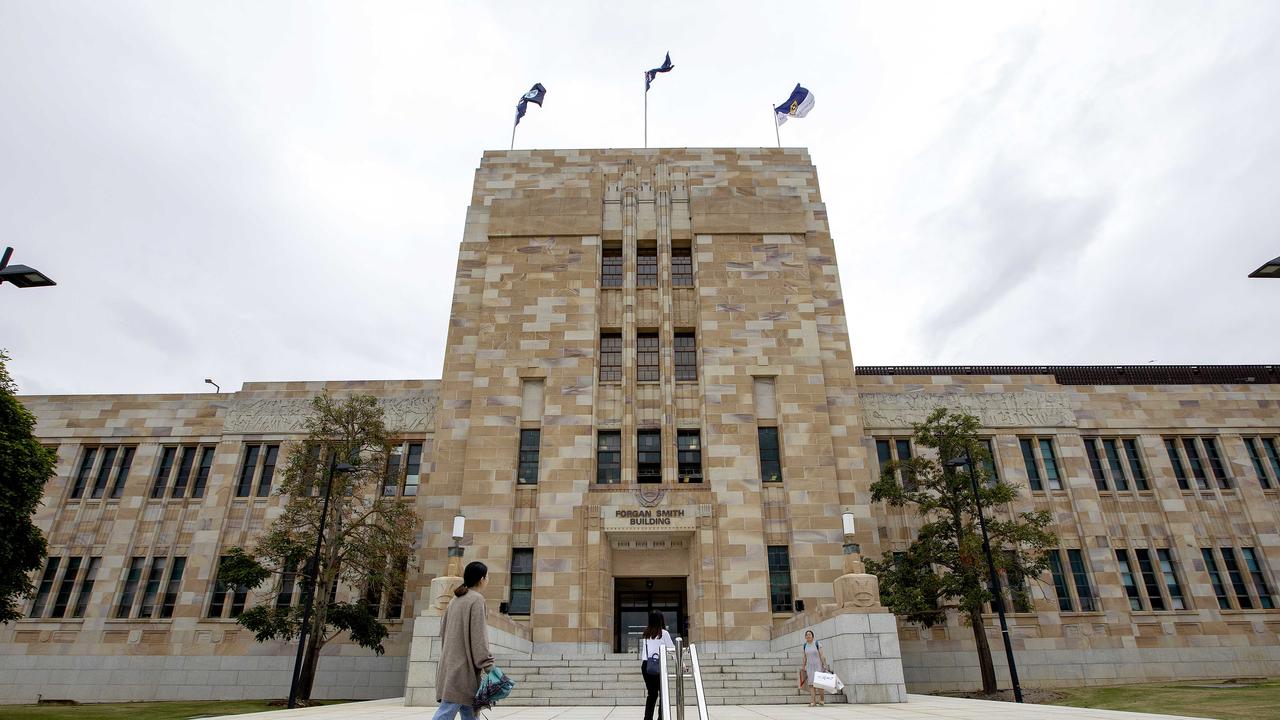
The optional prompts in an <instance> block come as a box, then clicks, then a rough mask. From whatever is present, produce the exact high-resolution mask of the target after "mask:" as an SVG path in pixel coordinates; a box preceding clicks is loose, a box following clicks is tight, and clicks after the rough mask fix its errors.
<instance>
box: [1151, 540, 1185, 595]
mask: <svg viewBox="0 0 1280 720" xmlns="http://www.w3.org/2000/svg"><path fill="white" fill-rule="evenodd" d="M1156 559H1157V560H1159V561H1160V575H1161V576H1162V577H1163V578H1164V588H1165V590H1168V591H1169V606H1170V607H1171V608H1172V609H1174V610H1186V609H1187V603H1186V601H1184V600H1183V599H1182V586H1181V585H1179V584H1178V573H1177V571H1176V569H1175V568H1174V566H1173V554H1172V553H1170V552H1169V551H1168V550H1166V549H1164V548H1159V549H1157V550H1156Z"/></svg>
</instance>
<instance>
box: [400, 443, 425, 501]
mask: <svg viewBox="0 0 1280 720" xmlns="http://www.w3.org/2000/svg"><path fill="white" fill-rule="evenodd" d="M421 473H422V443H409V455H408V457H407V459H406V460H405V463H404V494H405V496H406V497H413V496H415V495H417V494H418V485H420V484H421V482H422V476H421Z"/></svg>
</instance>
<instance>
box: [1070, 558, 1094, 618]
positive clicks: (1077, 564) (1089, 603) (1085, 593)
mask: <svg viewBox="0 0 1280 720" xmlns="http://www.w3.org/2000/svg"><path fill="white" fill-rule="evenodd" d="M1067 560H1068V562H1070V563H1071V577H1072V579H1074V580H1075V585H1076V597H1077V598H1079V599H1080V611H1081V612H1093V610H1094V608H1093V587H1092V586H1091V585H1090V584H1089V572H1088V570H1086V569H1085V566H1084V553H1082V552H1081V551H1079V550H1068V551H1067Z"/></svg>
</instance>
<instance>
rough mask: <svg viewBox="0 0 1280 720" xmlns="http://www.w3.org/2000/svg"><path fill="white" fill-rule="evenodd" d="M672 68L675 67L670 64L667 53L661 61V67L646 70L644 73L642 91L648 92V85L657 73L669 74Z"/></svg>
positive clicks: (669, 57)
mask: <svg viewBox="0 0 1280 720" xmlns="http://www.w3.org/2000/svg"><path fill="white" fill-rule="evenodd" d="M673 67H675V65H672V64H671V53H667V57H666V59H665V60H663V61H662V67H656V68H654V69H652V70H648V71H646V72H645V74H644V91H645V92H649V84H650V83H652V82H653V79H654V78H655V77H657V76H658V73H660V72H671V68H673Z"/></svg>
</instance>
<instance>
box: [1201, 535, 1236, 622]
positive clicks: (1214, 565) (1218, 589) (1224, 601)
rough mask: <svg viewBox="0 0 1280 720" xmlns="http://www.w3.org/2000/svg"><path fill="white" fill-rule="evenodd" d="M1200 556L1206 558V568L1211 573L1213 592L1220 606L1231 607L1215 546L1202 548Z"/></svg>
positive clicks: (1226, 608) (1225, 608) (1224, 608)
mask: <svg viewBox="0 0 1280 720" xmlns="http://www.w3.org/2000/svg"><path fill="white" fill-rule="evenodd" d="M1200 557H1202V558H1204V569H1205V571H1206V572H1208V573H1209V582H1210V583H1212V584H1213V594H1214V596H1215V597H1217V598H1218V607H1220V608H1222V609H1223V610H1230V609H1231V598H1230V597H1229V596H1228V595H1227V586H1226V585H1224V584H1223V582H1222V571H1221V570H1219V569H1218V559H1217V558H1216V557H1214V554H1213V548H1200Z"/></svg>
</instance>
